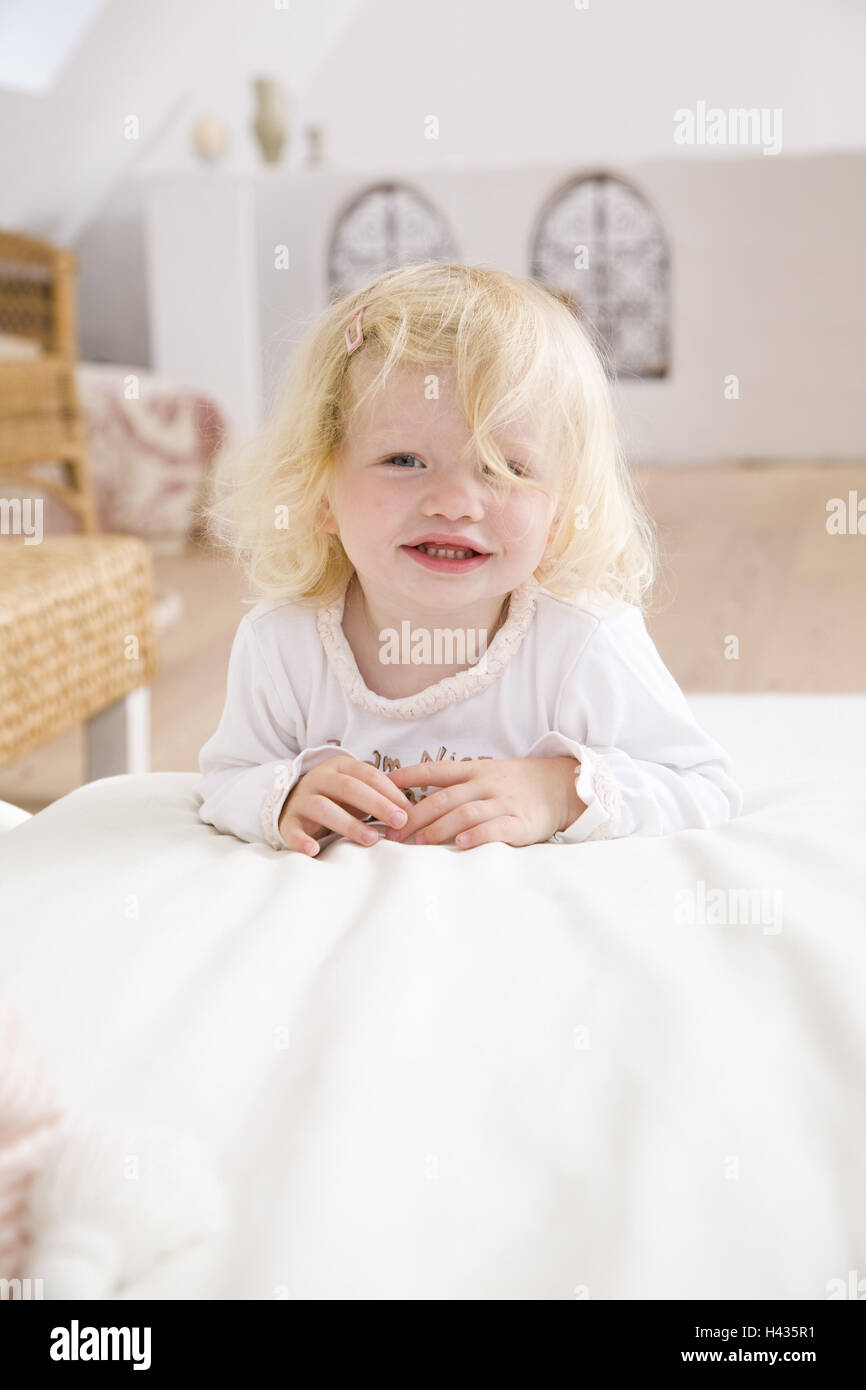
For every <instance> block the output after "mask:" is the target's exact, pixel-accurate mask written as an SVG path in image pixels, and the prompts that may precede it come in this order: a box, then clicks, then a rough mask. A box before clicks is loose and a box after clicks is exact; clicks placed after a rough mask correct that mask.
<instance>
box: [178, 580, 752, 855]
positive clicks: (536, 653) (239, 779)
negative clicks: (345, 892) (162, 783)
mask: <svg viewBox="0 0 866 1390" xmlns="http://www.w3.org/2000/svg"><path fill="white" fill-rule="evenodd" d="M344 601H345V594H343V595H341V596H340V597H339V598H338V599H337V600H336V601H335V602H334V603H332V604H330V605H327V606H320V607H319V608H318V609H311V608H310V607H305V606H302V605H299V604H292V603H280V602H273V601H268V600H265V601H263V602H261V603H259V604H257V605H256V606H255V607H254V608H252V609H251V610H250V611H249V612H248V613H247V614H246V615H245V616H244V617H243V618H242V619H241V622H240V624H239V626H238V630H237V633H236V635H235V639H234V644H233V646H232V651H231V656H230V658H229V667H228V678H227V689H226V701H225V707H224V710H223V714H222V718H221V719H220V722H219V725H218V727H217V729H216V732H215V733H214V734H213V736H212V737H211V738H210V739H209V740H208V741H207V743H206V744H205V745H204V747H203V748H202V750H201V753H200V755H199V769H200V772H201V776H200V778H199V780H198V782H197V783H196V788H195V790H196V794H197V797H198V798H199V799H200V802H201V804H200V806H199V815H200V816H201V819H202V820H203V821H205V822H206V823H207V824H208V825H213V826H215V827H216V828H217V829H218V830H222V831H228V832H230V833H231V834H233V835H236V836H238V837H239V838H240V839H241V840H247V841H265V842H266V843H267V844H269V845H271V846H272V847H273V848H275V849H289V848H290V846H288V845H287V844H286V843H285V841H284V840H283V838H282V836H281V835H280V832H279V829H278V820H279V815H280V812H281V810H282V807H283V803H284V802H285V799H286V797H287V796H288V794H289V792H290V791H291V790H292V788H293V787H294V786H295V783H296V782H297V781H298V779H299V778H300V777H301V776H303V774H304V773H305V772H307V771H309V769H310V768H312V767H315V766H316V765H317V764H318V763H320V762H323V761H324V760H325V759H326V758H332V757H334V756H335V755H336V754H337V753H338V752H343V753H349V754H351V755H352V756H353V757H355V758H358V759H360V760H361V761H363V762H368V763H371V764H372V765H373V766H374V767H377V768H381V769H382V770H383V771H385V772H387V771H389V770H390V769H391V768H393V767H397V766H403V767H406V766H410V765H414V764H415V763H420V762H426V761H440V760H442V759H456V760H458V761H459V760H461V759H475V758H500V759H504V758H537V757H558V756H561V755H563V754H568V755H570V756H572V757H574V758H575V759H576V760H577V762H576V764H575V771H576V787H577V794H578V796H579V798H580V800H581V801H582V802H583V803H584V805H585V808H586V809H585V810H583V811H582V812H581V814H580V815H579V816H578V818H577V819H576V820H575V821H574V822H573V824H572V825H570V826H569V827H568V828H567V830H565V831H562V832H557V833H556V834H555V835H553V836H552V837H551V838H552V840H554V841H556V842H560V843H580V842H582V841H585V840H598V839H610V838H617V837H622V836H626V835H665V834H670V833H671V832H673V831H676V830H686V829H692V828H697V827H707V826H713V825H720V824H722V823H723V822H725V821H727V820H729V819H730V818H731V817H733V816H736V815H737V814H738V813H739V811H740V810H741V807H742V792H741V791H740V788H739V787H738V785H737V783H736V782H735V780H734V778H733V775H732V766H731V762H730V759H729V757H728V755H727V753H726V752H725V750H724V749H723V748H721V747H720V745H719V744H718V743H716V742H715V741H714V740H713V739H711V738H710V737H709V736H708V735H707V734H706V733H704V731H703V730H702V729H701V728H700V726H699V725H698V723H697V722H696V720H695V719H694V717H693V715H692V713H691V711H690V709H689V706H688V703H687V701H686V699H685V696H684V695H683V693H682V691H681V690H680V687H679V686H678V685H677V683H676V681H675V680H674V678H673V676H672V675H671V673H670V672H669V671H668V669H667V667H666V666H665V665H664V663H663V661H662V659H661V657H660V656H659V654H658V651H657V650H656V647H655V645H654V643H653V641H652V639H651V637H650V635H649V633H648V632H647V629H646V624H645V622H644V619H643V615H642V613H641V611H640V609H639V608H637V607H636V606H634V605H632V604H627V603H623V602H621V601H619V600H605V599H601V600H599V599H596V600H595V601H590V600H587V602H586V603H584V604H581V605H580V606H575V605H573V604H571V603H567V602H566V601H564V600H562V599H559V598H557V597H555V596H554V595H552V594H549V593H548V592H547V591H546V590H544V589H542V588H539V586H538V585H537V583H536V582H535V581H534V580H532V579H529V580H527V581H526V583H524V584H522V585H521V586H520V587H519V588H517V589H515V590H514V591H513V592H512V594H511V599H510V603H509V610H508V615H507V618H506V621H505V622H504V623H503V625H502V627H501V628H500V630H499V631H498V632H497V633H496V635H495V636H494V638H493V641H492V642H491V643H490V646H489V648H488V650H487V652H486V653H485V654H484V655H483V657H482V659H481V660H480V661H479V662H478V663H477V664H476V665H473V666H470V667H469V668H468V669H466V670H464V671H461V672H459V673H458V674H457V675H455V676H448V677H446V678H445V679H443V680H440V681H438V682H436V683H435V684H433V685H430V686H428V687H427V688H426V689H424V690H422V691H421V692H420V693H419V694H416V695H410V696H406V697H403V698H401V699H397V700H391V699H387V698H385V697H384V696H382V695H378V694H376V693H375V692H373V691H371V690H369V689H368V687H367V686H366V684H365V682H364V680H363V678H362V677H361V674H360V672H359V670H358V666H357V663H356V661H355V658H354V656H353V654H352V650H351V648H350V646H349V643H348V640H347V638H346V636H345V633H344V632H343V629H342V626H341V620H342V614H343V604H344ZM405 626H406V625H404V627H405ZM410 635H411V634H410V632H405V634H404V635H403V637H402V640H403V641H404V642H405V643H406V644H407V645H405V646H404V647H403V648H402V651H401V652H400V655H401V656H402V657H403V658H405V656H406V654H407V652H411V643H410V640H409V639H410ZM472 655H476V653H472ZM435 790H437V788H436V787H435V786H432V785H431V787H430V791H431V792H432V791H435ZM425 794H427V793H426V791H425V792H423V793H422V792H416V793H414V799H416V800H418V799H420V798H421V797H422V796H423V795H425ZM408 795H409V797H410V799H413V793H411V792H410V793H408ZM359 814H360V813H359ZM363 818H364V819H366V820H369V821H370V822H371V824H373V825H374V826H375V825H381V824H382V822H381V821H379V820H377V819H376V818H375V817H373V816H366V817H363ZM338 838H339V836H338V834H337V833H336V832H334V833H331V834H329V835H328V836H327V837H323V838H322V840H321V844H322V845H323V846H326V845H328V844H330V843H331V841H333V840H335V839H338Z"/></svg>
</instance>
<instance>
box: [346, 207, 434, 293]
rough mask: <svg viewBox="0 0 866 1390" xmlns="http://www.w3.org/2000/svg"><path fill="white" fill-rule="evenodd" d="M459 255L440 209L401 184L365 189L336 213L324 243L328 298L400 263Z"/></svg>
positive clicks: (363, 282) (411, 263)
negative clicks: (326, 244)
mask: <svg viewBox="0 0 866 1390" xmlns="http://www.w3.org/2000/svg"><path fill="white" fill-rule="evenodd" d="M456 259H457V252H456V248H455V243H454V238H453V236H452V234H451V229H450V227H449V226H448V224H447V222H446V221H445V218H444V217H443V216H442V215H441V213H440V212H438V211H437V209H436V208H435V207H434V206H433V204H432V203H430V202H428V201H427V199H426V198H425V197H424V196H423V195H422V194H420V193H416V192H415V190H414V189H412V188H408V187H407V186H406V185H405V184H398V183H380V184H376V185H375V186H374V187H372V188H368V189H365V191H364V192H363V193H361V194H360V195H359V196H358V197H357V198H354V199H353V200H352V202H351V203H349V205H348V206H347V207H346V208H344V210H343V211H342V212H341V213H340V214H339V216H338V217H337V220H336V223H335V225H334V230H333V233H332V235H331V244H330V246H329V248H328V291H329V294H330V297H331V299H334V298H335V297H336V296H337V295H339V294H345V293H347V292H348V291H349V290H354V289H357V288H358V287H359V286H360V285H364V284H366V282H367V281H368V280H372V279H373V277H374V276H376V275H381V274H383V273H384V271H386V270H393V269H395V268H396V267H397V266H401V265H417V264H418V263H419V262H421V261H453V260H456Z"/></svg>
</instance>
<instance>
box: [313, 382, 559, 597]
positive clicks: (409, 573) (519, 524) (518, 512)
mask: <svg viewBox="0 0 866 1390" xmlns="http://www.w3.org/2000/svg"><path fill="white" fill-rule="evenodd" d="M357 365H358V369H359V370H358V376H359V379H360V385H359V394H360V392H361V391H363V390H364V389H365V388H366V386H367V384H368V383H369V381H370V380H371V379H372V376H373V373H374V370H375V365H376V364H374V363H369V362H365V363H361V362H359V363H358V364H357ZM436 376H437V379H438V391H439V395H438V399H434V400H428V399H427V398H426V397H425V385H426V384H427V383H429V382H430V374H429V373H426V372H425V371H423V370H422V369H421V368H408V367H401V368H399V369H397V370H395V371H394V373H393V374H392V376H391V378H390V380H389V383H388V386H387V387H386V389H385V390H384V391H383V392H381V393H380V394H379V395H378V397H375V398H373V399H370V400H367V401H365V403H364V405H363V406H362V407H361V409H360V410H359V411H357V412H356V414H355V416H354V419H353V421H352V425H351V426H350V429H349V431H348V432H347V436H346V438H345V439H344V441H343V444H342V446H341V448H340V450H339V451H338V454H337V457H336V467H335V474H334V481H333V484H332V487H331V509H330V516H328V518H327V519H326V520H325V522H324V529H325V530H326V531H329V532H332V533H334V534H337V535H339V537H340V540H341V542H342V544H343V548H344V549H345V551H346V554H347V555H348V557H349V559H350V561H351V562H352V564H353V565H354V567H355V569H356V570H357V571H358V575H359V577H360V579H361V582H362V584H363V585H364V587H365V589H367V588H368V587H369V590H370V591H371V592H378V593H380V594H386V593H387V594H390V595H393V594H395V593H396V594H399V595H400V596H402V597H403V598H404V599H405V601H406V603H407V604H408V605H413V604H414V605H415V606H416V607H417V608H418V609H420V610H423V609H431V608H433V609H435V608H437V607H439V606H441V607H442V608H443V609H448V608H453V607H455V606H459V605H461V604H463V603H478V602H483V601H484V600H485V599H489V598H494V597H502V596H503V595H505V594H506V593H510V592H511V590H512V589H515V588H516V587H517V586H518V585H519V584H521V583H523V581H524V580H526V579H528V578H529V576H530V575H531V574H532V573H533V571H534V570H535V569H536V567H537V566H538V564H539V563H540V561H541V559H542V557H543V556H544V553H545V549H546V547H547V541H548V535H549V531H550V523H551V519H552V516H553V511H554V507H555V498H554V497H553V495H552V494H553V489H552V487H551V483H552V478H551V476H550V469H549V467H548V466H547V460H545V458H544V457H543V456H541V457H540V456H539V451H538V450H537V449H536V448H535V447H534V445H533V437H532V434H531V432H529V431H520V430H513V429H509V430H508V431H507V432H500V433H498V434H497V436H496V442H497V443H498V444H499V446H500V447H501V448H502V450H503V452H504V454H505V457H506V459H507V460H508V461H509V463H510V464H512V465H514V466H516V467H518V468H520V469H521V470H522V471H523V472H524V474H525V475H527V476H529V477H531V478H532V479H533V480H534V481H535V482H537V483H539V484H540V485H541V487H546V488H547V489H548V495H545V493H544V492H542V491H540V490H539V489H538V488H531V489H520V488H516V487H515V488H512V489H511V493H510V496H509V497H508V499H507V501H505V502H504V503H503V504H502V505H500V504H498V503H497V500H496V497H495V494H494V492H493V489H492V487H491V479H490V477H489V476H488V475H486V474H482V473H481V472H480V471H479V470H478V469H477V468H475V469H473V467H472V466H471V462H470V459H469V458H468V457H467V458H466V459H465V461H463V462H461V460H460V457H459V450H460V448H461V447H462V446H463V445H464V444H466V442H467V441H468V440H469V438H470V430H469V428H468V426H467V424H466V420H465V419H464V417H463V415H462V414H461V411H460V408H459V405H458V403H457V398H456V393H455V386H456V382H455V378H454V375H453V369H451V368H444V367H443V368H440V369H439V371H438V372H437V374H436ZM429 533H434V534H436V533H441V534H444V535H447V536H449V537H451V536H454V537H462V538H464V539H465V540H466V541H468V542H470V543H471V544H472V545H473V547H474V548H475V549H476V550H480V551H485V552H487V558H486V559H484V560H483V561H481V562H480V563H478V562H475V564H474V565H473V564H470V566H468V567H467V568H466V569H465V570H461V571H460V572H453V570H452V572H449V571H448V570H446V569H445V568H441V569H439V568H434V567H431V566H430V565H429V564H425V563H423V561H421V560H419V558H418V556H417V554H416V553H415V552H414V551H413V550H412V549H411V546H412V544H413V542H416V541H418V540H419V539H420V538H421V537H423V536H425V535H427V534H429Z"/></svg>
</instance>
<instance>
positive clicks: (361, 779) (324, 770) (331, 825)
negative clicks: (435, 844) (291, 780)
mask: <svg viewBox="0 0 866 1390" xmlns="http://www.w3.org/2000/svg"><path fill="white" fill-rule="evenodd" d="M411 809H412V803H411V801H410V800H409V798H408V797H406V796H404V795H403V793H402V792H401V791H399V790H398V789H397V788H396V787H395V786H394V783H393V782H390V781H389V780H388V777H387V775H386V774H385V773H384V772H380V771H379V769H378V768H376V767H373V766H372V764H371V763H362V762H361V761H360V759H359V758H353V757H352V755H351V753H338V754H337V755H336V756H335V757H333V758H326V759H325V761H324V762H321V763H319V764H318V766H317V767H311V768H310V771H309V772H305V773H304V775H303V777H300V778H299V779H298V781H297V782H296V783H295V785H294V787H292V790H291V791H290V792H289V795H288V796H287V797H286V800H285V802H284V804H283V809H282V811H281V812H280V818H279V822H278V824H279V829H280V834H281V835H282V837H283V839H284V840H285V842H286V844H287V845H288V846H289V847H290V848H291V849H299V850H302V851H303V852H304V853H305V854H318V852H319V846H318V844H317V843H316V841H315V840H314V839H311V836H314V835H323V834H330V833H331V831H334V830H335V831H337V833H338V834H339V835H345V836H346V837H347V838H348V839H350V840H356V841H357V843H358V844H359V845H374V844H376V843H377V842H378V839H379V832H378V830H377V829H376V828H375V826H372V825H364V824H363V823H362V821H361V820H360V819H359V818H358V812H359V811H360V812H361V814H362V815H373V816H376V818H377V819H378V820H381V821H384V822H385V823H386V824H387V825H397V824H403V823H404V822H405V820H406V817H407V816H408V814H409V812H410V811H411ZM401 811H402V813H403V821H399V820H397V819H395V817H397V816H398V815H399V814H400V812H401Z"/></svg>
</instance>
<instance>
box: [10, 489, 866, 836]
mask: <svg viewBox="0 0 866 1390" xmlns="http://www.w3.org/2000/svg"><path fill="white" fill-rule="evenodd" d="M637 477H638V481H639V485H640V487H641V489H642V491H643V493H644V496H645V498H646V502H647V505H648V507H649V510H650V512H651V514H652V516H653V517H654V519H655V521H656V524H657V526H658V531H659V540H660V544H661V547H662V559H663V565H662V573H661V575H660V579H659V583H658V585H657V589H656V593H655V596H654V604H656V605H658V606H659V608H660V611H658V612H657V613H654V614H652V615H650V616H649V617H648V619H647V624H648V627H649V630H650V632H651V634H652V636H653V639H654V641H655V643H656V645H657V647H658V649H659V651H660V653H661V655H662V658H663V659H664V661H665V662H666V664H667V665H668V667H669V668H670V670H671V672H672V673H673V675H674V676H675V677H676V679H677V681H678V682H679V684H680V685H681V686H682V688H683V689H684V690H685V691H686V692H687V693H688V692H689V691H758V690H784V691H866V602H864V600H866V535H862V536H861V535H839V536H831V535H829V534H828V532H827V525H826V523H827V503H828V501H829V500H830V499H831V498H835V497H840V498H843V499H845V500H846V502H847V498H848V493H849V491H855V492H857V494H858V497H866V468H864V467H862V466H860V465H846V466H839V465H817V464H764V465H757V464H756V465H748V464H729V465H719V466H716V467H712V468H708V467H694V468H686V467H671V468H652V469H642V470H638V472H637ZM864 525H866V520H864ZM154 564H155V569H156V574H157V583H158V588H159V590H160V591H165V590H171V589H174V590H177V591H178V592H179V593H181V594H182V596H183V599H184V605H185V609H184V613H183V616H182V618H181V619H180V620H179V622H178V623H177V624H176V625H175V626H174V627H173V628H171V630H170V631H169V632H167V633H166V635H165V636H164V638H163V640H162V643H161V648H160V658H161V671H160V674H159V677H158V679H157V681H156V682H155V684H154V687H153V691H152V701H153V733H152V744H153V761H152V766H153V770H154V771H156V772H167V771H196V770H197V765H198V764H197V759H198V751H199V749H200V748H201V745H202V744H203V743H204V742H205V740H206V739H207V738H209V737H210V735H211V734H212V733H213V731H214V729H215V727H216V725H217V722H218V720H219V717H220V714H221V711H222V706H223V700H224V697H225V677H226V663H227V660H228V653H229V649H230V647H231V642H232V637H233V636H234V633H235V630H236V628H237V625H238V623H239V622H240V619H241V618H242V616H243V614H244V613H245V612H246V611H247V609H246V607H245V606H244V604H243V603H242V599H243V598H244V597H253V595H247V594H245V590H244V586H243V582H242V578H241V576H240V575H239V574H238V573H237V572H235V571H233V570H232V569H231V568H230V567H229V566H228V565H227V564H226V562H225V561H224V560H223V559H222V558H220V557H217V556H215V555H213V554H211V553H208V552H205V551H201V550H197V551H191V552H190V553H189V554H187V555H184V556H171V557H169V556H158V557H156V558H155V561H154ZM731 639H736V643H737V645H738V649H739V655H738V657H737V658H736V659H730V658H729V657H727V656H726V650H727V651H731V650H733V649H734V644H733V642H732V640H731ZM83 777H84V740H83V732H82V730H81V729H80V728H79V729H75V730H73V731H71V732H69V733H67V734H64V735H62V736H61V737H60V738H57V739H54V740H53V741H52V742H51V743H49V744H45V745H43V746H42V747H41V748H39V749H37V750H36V751H34V752H32V753H29V754H27V755H26V756H24V757H22V758H19V759H17V760H16V761H15V762H13V763H8V764H6V766H5V767H3V768H0V800H3V801H11V802H13V803H14V804H16V805H19V806H22V807H24V808H25V809H26V810H29V811H37V810H39V809H41V808H42V807H43V806H46V805H48V804H49V803H50V802H52V801H54V800H56V799H57V798H58V797H61V796H65V795H66V793H67V792H69V791H72V790H73V789H74V788H75V787H77V786H79V785H80V784H81V782H82V780H83Z"/></svg>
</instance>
